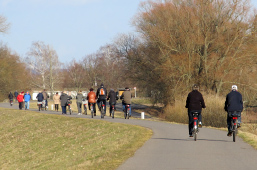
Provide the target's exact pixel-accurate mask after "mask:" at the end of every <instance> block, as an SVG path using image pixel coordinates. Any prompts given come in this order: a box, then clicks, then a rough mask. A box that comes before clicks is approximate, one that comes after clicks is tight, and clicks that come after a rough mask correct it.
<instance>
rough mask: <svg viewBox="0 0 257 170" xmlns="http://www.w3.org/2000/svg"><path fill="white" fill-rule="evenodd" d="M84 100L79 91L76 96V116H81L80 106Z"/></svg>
mask: <svg viewBox="0 0 257 170" xmlns="http://www.w3.org/2000/svg"><path fill="white" fill-rule="evenodd" d="M83 99H84V96H83V94H82V91H79V92H78V94H77V96H76V102H77V107H78V115H82V114H81V106H82V100H83Z"/></svg>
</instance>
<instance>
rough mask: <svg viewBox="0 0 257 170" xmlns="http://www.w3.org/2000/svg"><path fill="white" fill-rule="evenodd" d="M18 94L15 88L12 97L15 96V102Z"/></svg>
mask: <svg viewBox="0 0 257 170" xmlns="http://www.w3.org/2000/svg"><path fill="white" fill-rule="evenodd" d="M18 95H19V93H18V92H17V90H15V92H14V97H15V101H16V102H17V101H18V100H17V97H18Z"/></svg>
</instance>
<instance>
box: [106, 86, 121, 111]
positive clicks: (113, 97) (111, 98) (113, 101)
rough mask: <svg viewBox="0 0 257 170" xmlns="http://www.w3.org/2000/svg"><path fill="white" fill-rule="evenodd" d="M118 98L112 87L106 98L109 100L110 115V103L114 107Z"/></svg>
mask: <svg viewBox="0 0 257 170" xmlns="http://www.w3.org/2000/svg"><path fill="white" fill-rule="evenodd" d="M118 99H119V98H118V96H117V94H116V92H115V91H114V90H113V89H111V90H110V92H109V94H108V97H107V100H109V105H110V116H111V114H112V105H114V107H115V105H116V100H118Z"/></svg>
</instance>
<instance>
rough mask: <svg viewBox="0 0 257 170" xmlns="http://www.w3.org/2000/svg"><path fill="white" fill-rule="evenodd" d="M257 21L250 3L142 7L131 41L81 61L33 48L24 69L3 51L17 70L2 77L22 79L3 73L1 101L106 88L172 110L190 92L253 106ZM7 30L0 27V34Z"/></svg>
mask: <svg viewBox="0 0 257 170" xmlns="http://www.w3.org/2000/svg"><path fill="white" fill-rule="evenodd" d="M256 16H257V15H256V13H255V12H254V9H253V8H252V6H251V4H250V1H248V0H237V1H235V0H166V1H145V2H142V3H141V5H140V8H139V10H138V13H137V14H136V15H135V17H134V18H133V25H134V27H135V28H136V30H137V31H136V32H135V33H127V34H121V35H117V37H116V38H115V40H114V41H113V42H110V43H109V44H107V45H105V46H103V47H101V48H100V49H99V50H98V51H96V52H95V53H94V54H89V55H87V56H85V57H84V58H83V59H81V60H79V61H76V60H73V61H71V62H70V63H66V64H64V63H61V62H60V61H59V59H58V54H57V53H56V51H55V50H54V49H53V48H52V47H51V46H50V45H47V44H45V43H44V42H40V41H37V42H33V43H32V46H31V49H30V51H29V52H28V55H27V57H26V59H25V60H26V63H25V62H23V61H21V59H20V58H19V56H18V54H15V55H13V54H12V53H11V51H10V49H8V48H7V47H5V46H3V45H2V47H1V49H2V50H1V51H0V57H1V56H3V57H4V58H5V60H7V62H11V61H12V62H13V63H16V64H17V65H21V66H20V67H15V70H14V69H12V70H8V69H10V68H9V67H8V66H5V67H4V68H5V72H7V73H8V74H11V73H12V71H13V72H14V73H17V70H16V69H20V70H21V71H18V72H19V73H21V72H23V73H25V74H23V75H26V76H23V77H22V76H21V77H19V76H18V75H17V74H16V75H15V77H14V75H13V78H12V79H11V80H8V78H6V77H7V73H4V72H0V76H1V82H0V83H1V85H2V87H4V86H6V88H2V90H1V95H3V94H6V93H7V92H8V91H10V90H11V89H15V88H16V89H20V88H25V87H26V88H29V89H31V88H41V89H43V88H46V89H49V90H51V91H54V90H57V89H63V88H67V89H72V90H77V91H79V90H84V89H88V88H90V87H95V85H96V84H98V85H99V84H101V83H104V84H105V85H106V86H107V87H108V88H120V87H125V86H129V87H133V86H137V87H139V89H141V92H142V93H141V94H142V95H143V96H146V97H152V99H153V102H154V103H157V102H159V103H163V104H165V105H173V104H174V103H175V101H176V99H177V98H179V97H181V96H184V95H185V94H186V93H187V92H188V91H189V90H190V89H191V87H192V85H193V84H199V85H200V88H201V89H202V90H204V91H205V92H206V93H212V94H213V93H214V94H216V95H225V94H226V93H227V92H228V91H229V89H230V87H231V85H232V84H237V85H238V86H239V89H240V91H241V92H242V94H243V96H244V99H245V101H246V102H247V104H249V105H253V104H255V101H256V89H257V88H256V83H255V82H256V79H257V78H256V63H257V61H256V60H257V47H256V45H255V44H256V42H257V36H256V35H257V34H256V33H257V17H256ZM0 19H1V18H0ZM4 21H5V20H4ZM1 25H2V27H3V28H5V29H3V31H1V30H2V29H1V28H2V27H1ZM6 27H8V24H6V22H1V20H0V31H1V32H5V30H6ZM8 56H9V58H8ZM10 56H12V57H13V58H12V59H11V58H10ZM1 64H3V63H1ZM1 68H3V67H1ZM12 68H13V67H12ZM2 70H3V69H2ZM25 77H26V78H25ZM9 78H10V76H9ZM7 80H8V81H7ZM18 80H19V82H20V83H16V84H15V85H13V86H11V85H8V83H9V84H12V83H13V82H14V81H18ZM15 86H16V87H15ZM0 98H1V96H0Z"/></svg>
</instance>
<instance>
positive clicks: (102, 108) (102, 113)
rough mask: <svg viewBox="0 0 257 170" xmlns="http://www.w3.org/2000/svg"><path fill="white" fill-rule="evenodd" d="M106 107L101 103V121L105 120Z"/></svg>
mask: <svg viewBox="0 0 257 170" xmlns="http://www.w3.org/2000/svg"><path fill="white" fill-rule="evenodd" d="M104 107H105V105H104V103H103V101H100V112H101V119H103V118H104V115H105V114H104Z"/></svg>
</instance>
